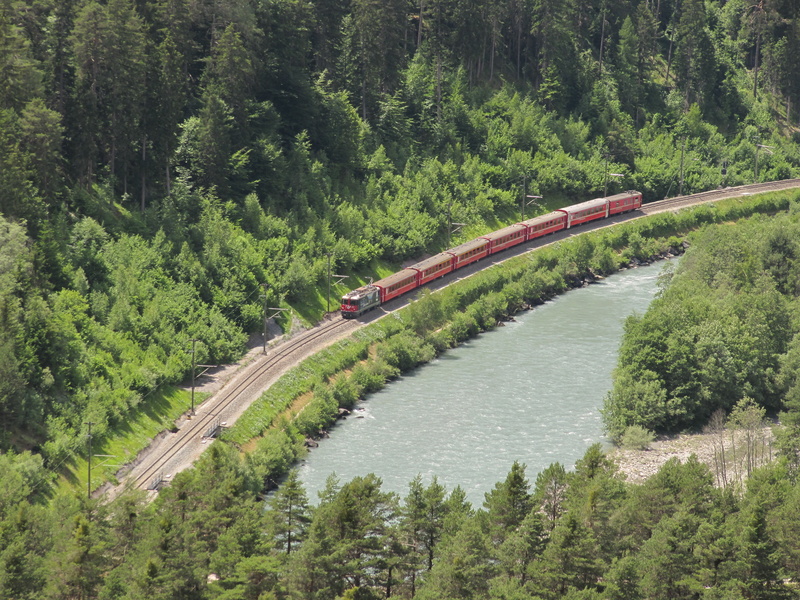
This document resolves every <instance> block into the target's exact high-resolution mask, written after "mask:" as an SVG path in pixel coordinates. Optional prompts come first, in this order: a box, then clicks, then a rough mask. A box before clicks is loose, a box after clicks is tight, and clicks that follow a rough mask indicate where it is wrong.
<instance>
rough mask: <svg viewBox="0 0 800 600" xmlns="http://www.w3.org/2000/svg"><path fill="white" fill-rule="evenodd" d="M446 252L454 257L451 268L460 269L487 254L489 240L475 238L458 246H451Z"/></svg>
mask: <svg viewBox="0 0 800 600" xmlns="http://www.w3.org/2000/svg"><path fill="white" fill-rule="evenodd" d="M446 252H447V253H448V254H450V255H452V256H453V257H454V258H455V260H454V261H453V269H460V268H461V267H465V266H467V265H468V264H470V263H472V262H475V261H476V260H480V259H482V258H485V257H487V256H489V240H487V239H485V238H477V239H475V240H470V241H469V242H464V243H463V244H461V245H460V246H456V247H455V248H451V249H450V250H447V251H446Z"/></svg>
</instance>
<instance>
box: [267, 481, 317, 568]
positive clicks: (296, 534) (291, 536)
mask: <svg viewBox="0 0 800 600" xmlns="http://www.w3.org/2000/svg"><path fill="white" fill-rule="evenodd" d="M269 507H270V510H269V512H268V513H267V521H268V523H269V525H268V528H269V530H270V532H271V535H272V537H273V538H274V539H275V542H276V546H277V547H278V548H279V549H281V550H282V551H285V552H286V554H291V553H292V550H293V549H294V548H295V546H298V545H300V544H301V543H302V542H303V539H305V535H306V532H307V530H308V526H309V523H310V522H311V512H310V510H309V506H308V498H307V496H306V492H305V490H304V489H303V484H302V483H301V482H300V478H299V476H298V474H297V470H296V469H293V470H291V471H290V472H289V474H288V475H287V476H286V480H285V481H284V482H283V483H282V484H281V485H280V487H278V490H277V491H276V492H275V493H274V495H273V496H272V498H271V499H270V500H269Z"/></svg>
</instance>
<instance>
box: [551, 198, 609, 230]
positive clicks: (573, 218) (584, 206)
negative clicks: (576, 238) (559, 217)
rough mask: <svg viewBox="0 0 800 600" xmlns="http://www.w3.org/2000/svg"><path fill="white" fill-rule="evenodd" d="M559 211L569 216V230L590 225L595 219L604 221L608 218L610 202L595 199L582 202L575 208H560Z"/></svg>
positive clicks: (603, 199)
mask: <svg viewBox="0 0 800 600" xmlns="http://www.w3.org/2000/svg"><path fill="white" fill-rule="evenodd" d="M559 211H561V212H563V213H564V214H566V215H567V223H566V225H567V229H569V228H570V227H575V225H580V224H581V223H588V222H589V221H594V220H595V219H603V218H605V217H607V216H608V202H607V201H606V199H605V198H595V199H594V200H588V201H587V202H581V203H580V204H575V205H574V206H565V207H564V208H560V209H559Z"/></svg>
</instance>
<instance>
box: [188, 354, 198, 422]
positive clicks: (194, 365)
mask: <svg viewBox="0 0 800 600" xmlns="http://www.w3.org/2000/svg"><path fill="white" fill-rule="evenodd" d="M189 341H190V342H192V349H191V350H190V352H191V353H192V413H191V414H192V416H194V371H195V369H196V368H197V358H196V354H195V353H194V349H195V344H196V343H197V341H198V340H197V339H196V338H192V339H191V340H189Z"/></svg>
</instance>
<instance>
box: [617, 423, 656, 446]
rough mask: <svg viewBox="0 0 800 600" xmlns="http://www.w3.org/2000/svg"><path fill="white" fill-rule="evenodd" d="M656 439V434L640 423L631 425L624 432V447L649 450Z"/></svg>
mask: <svg viewBox="0 0 800 600" xmlns="http://www.w3.org/2000/svg"><path fill="white" fill-rule="evenodd" d="M655 439H656V436H655V434H653V432H652V431H650V430H649V429H645V428H644V427H642V426H640V425H629V426H628V427H627V428H626V429H625V433H623V434H622V447H623V448H626V449H628V450H647V449H648V448H650V444H652V443H653V441H654V440H655Z"/></svg>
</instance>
